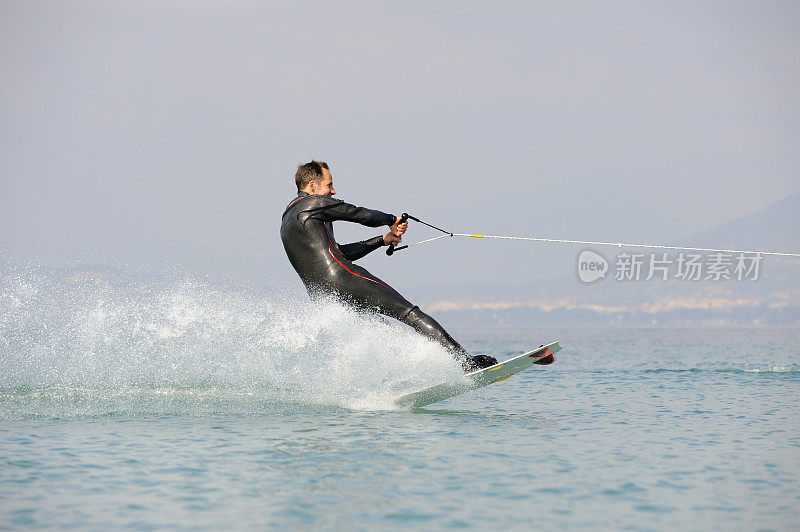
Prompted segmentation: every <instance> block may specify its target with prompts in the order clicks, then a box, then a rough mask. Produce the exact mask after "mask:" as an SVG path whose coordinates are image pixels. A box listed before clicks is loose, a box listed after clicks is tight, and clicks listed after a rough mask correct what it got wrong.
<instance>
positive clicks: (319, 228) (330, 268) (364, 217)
mask: <svg viewBox="0 0 800 532" xmlns="http://www.w3.org/2000/svg"><path fill="white" fill-rule="evenodd" d="M336 220H344V221H348V222H356V223H359V224H362V225H366V226H368V227H380V226H382V225H388V226H391V225H393V224H394V223H395V221H396V218H395V216H394V215H392V214H388V213H385V212H381V211H374V210H371V209H365V208H363V207H356V206H355V205H350V204H349V203H345V202H343V201H341V200H338V199H334V198H332V197H329V196H317V195H310V194H307V193H305V192H299V193H298V196H297V197H296V198H295V199H294V200H292V202H291V203H289V205H288V206H287V207H286V211H285V212H284V213H283V221H282V223H281V240H283V247H284V248H285V249H286V255H288V256H289V261H290V262H291V263H292V266H294V269H295V270H296V271H297V273H298V275H300V278H301V279H302V280H303V282H304V283H305V285H306V288H307V289H308V292H309V294H311V296H312V297H313V296H314V295H315V294H317V293H326V294H334V295H336V296H337V297H339V298H341V299H343V300H345V301H347V302H348V303H350V304H352V305H354V306H355V307H358V308H360V309H366V310H373V311H377V312H379V313H381V314H386V315H387V316H391V317H393V318H396V319H398V320H400V321H402V322H403V323H407V324H408V325H410V326H412V327H413V328H414V329H416V330H417V331H419V332H420V333H422V334H424V335H425V336H428V337H430V338H431V339H433V340H435V341H437V342H439V343H440V344H442V345H444V346H445V347H446V348H448V349H449V350H451V351H452V352H453V353H454V355H455V356H456V357H457V358H458V359H460V360H461V362H462V363H463V364H465V367H475V363H474V361H473V359H472V357H470V356H469V355H468V354H467V352H466V351H465V350H464V348H463V347H461V346H460V345H459V344H458V342H456V341H455V340H454V339H453V338H452V337H451V336H450V335H449V334H447V331H445V330H444V329H443V328H442V326H441V325H439V323H438V322H437V321H436V320H434V319H433V318H431V317H430V316H428V315H427V314H425V313H424V312H422V311H421V310H420V309H419V307H417V306H415V305H412V304H411V303H410V302H409V301H408V300H406V298H404V297H403V296H401V295H400V294H399V293H398V292H397V291H396V290H395V289H394V288H392V287H391V286H389V285H388V284H387V283H385V282H384V281H382V280H381V279H378V278H377V277H375V276H374V275H372V274H371V273H369V272H368V271H367V270H365V269H364V268H362V267H361V266H357V265H355V264H353V262H352V261H354V260H357V259H360V258H361V257H363V256H364V255H366V254H368V253H370V252H372V251H374V250H376V249H378V248H379V247H381V246H383V245H384V242H383V237H382V236H376V237H375V238H370V239H369V240H364V241H362V242H355V243H353V244H343V245H339V244H337V243H336V239H335V238H334V236H333V224H332V222H334V221H336Z"/></svg>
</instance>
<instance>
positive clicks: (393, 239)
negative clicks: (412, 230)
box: [383, 216, 408, 246]
mask: <svg viewBox="0 0 800 532" xmlns="http://www.w3.org/2000/svg"><path fill="white" fill-rule="evenodd" d="M407 229H408V221H405V222H403V223H400V217H399V216H398V217H397V219H396V220H395V221H394V225H392V232H391V233H386V234H385V235H383V243H384V244H386V245H387V246H388V245H390V244H394V245H395V246H396V245H397V244H399V243H400V242H402V241H403V239H402V238H401V237H402V235H403V233H405V232H406V230H407Z"/></svg>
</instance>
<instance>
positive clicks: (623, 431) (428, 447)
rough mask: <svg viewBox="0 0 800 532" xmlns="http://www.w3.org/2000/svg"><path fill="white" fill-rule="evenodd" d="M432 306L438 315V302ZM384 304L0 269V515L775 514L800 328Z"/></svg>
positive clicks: (180, 524) (39, 519)
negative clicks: (442, 388) (439, 341)
mask: <svg viewBox="0 0 800 532" xmlns="http://www.w3.org/2000/svg"><path fill="white" fill-rule="evenodd" d="M443 321H445V320H443ZM451 332H452V333H453V334H454V336H456V337H457V338H458V339H459V340H461V341H462V342H463V344H464V345H465V346H466V347H467V348H468V349H469V350H471V351H473V352H481V353H487V354H491V355H493V356H495V357H497V358H498V359H504V358H508V357H510V356H512V355H515V354H518V353H520V352H522V351H524V350H527V349H530V348H532V347H536V346H538V345H539V344H541V343H545V342H549V341H552V340H559V341H560V342H561V345H562V346H563V347H564V351H562V352H561V353H559V354H558V355H557V357H556V358H557V360H556V363H555V364H553V365H551V366H546V367H534V368H532V369H530V370H528V371H525V372H523V373H521V374H519V375H516V376H514V377H512V378H511V379H509V380H507V381H505V382H503V383H498V384H496V385H492V386H489V387H486V388H483V389H481V390H478V391H475V392H471V393H468V394H465V395H462V396H459V397H456V398H453V399H450V400H448V401H445V402H442V403H438V404H435V405H431V406H429V407H426V408H423V409H418V410H403V409H398V408H395V407H394V406H393V404H392V398H393V397H395V396H396V395H398V394H400V393H402V392H403V391H408V390H410V389H414V388H417V387H422V386H427V385H430V384H433V383H436V382H439V381H450V382H452V381H456V380H458V379H462V378H463V377H462V376H461V374H460V371H459V369H458V366H457V364H456V363H455V362H454V361H452V360H451V359H450V357H449V356H448V355H447V353H445V352H444V351H443V350H442V349H440V348H439V347H437V346H435V345H433V344H431V343H429V342H428V341H426V340H424V339H421V338H419V337H418V336H417V335H416V334H415V333H413V332H412V331H410V330H409V329H408V328H406V327H405V326H403V325H400V324H396V323H392V322H388V321H386V320H383V319H381V318H378V317H375V316H370V315H364V314H358V313H355V312H353V311H352V310H349V309H347V308H345V307H343V306H341V305H339V304H337V303H335V302H321V303H317V304H314V305H312V304H311V303H310V302H309V301H308V299H307V298H306V297H304V296H303V294H293V295H288V296H287V295H286V294H281V293H280V291H278V290H275V291H270V290H266V291H264V290H244V289H241V288H235V287H225V286H215V285H213V284H208V283H205V282H200V281H197V280H191V279H178V280H175V279H173V280H169V281H155V280H153V279H136V280H130V279H129V280H127V281H126V282H117V281H115V280H114V279H108V278H107V277H104V276H102V275H86V274H85V273H70V272H68V271H65V272H39V271H35V270H31V269H27V270H16V271H14V270H11V271H7V272H5V273H4V274H3V275H2V276H0V528H12V529H13V528H28V527H31V528H39V527H69V528H79V529H105V528H131V529H154V528H159V529H160V528H170V529H189V528H191V529H219V528H236V529H263V528H278V527H281V528H283V527H288V528H290V529H305V528H312V529H329V530H339V529H347V530H350V529H356V530H368V529H376V528H378V529H412V528H413V529H439V528H474V529H511V530H523V529H531V528H535V529H545V530H555V529H562V528H571V529H585V528H600V529H615V530H616V529H625V530H665V529H691V530H711V529H717V528H725V529H734V530H756V529H758V530H789V529H797V526H798V525H797V523H798V522H800V406H798V399H799V398H800V394H799V393H798V392H800V330H799V329H798V328H797V327H784V328H768V327H756V326H753V327H738V328H734V327H718V328H690V327H683V328H679V327H662V328H656V327H652V328H650V327H574V326H573V327H553V326H549V327H541V326H538V325H537V324H536V323H531V324H529V325H528V326H525V327H502V326H486V327H483V328H475V327H470V328H459V327H452V328H451Z"/></svg>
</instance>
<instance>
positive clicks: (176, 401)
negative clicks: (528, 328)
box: [0, 269, 463, 417]
mask: <svg viewBox="0 0 800 532" xmlns="http://www.w3.org/2000/svg"><path fill="white" fill-rule="evenodd" d="M0 367H2V373H1V374H0V399H2V403H3V404H4V406H2V410H3V413H2V414H1V415H2V417H9V416H11V417H14V412H15V409H17V410H20V409H21V410H26V411H27V410H31V409H34V410H36V409H41V410H42V411H43V412H41V414H42V415H55V416H70V415H97V414H114V413H119V412H121V413H128V414H137V413H151V414H158V413H165V414H169V413H174V412H181V413H183V412H185V413H189V414H192V413H200V414H205V413H209V412H219V413H227V411H228V409H234V410H237V411H243V412H245V413H251V412H256V413H257V412H259V411H261V410H264V409H269V410H274V409H275V408H285V407H286V405H298V404H306V405H327V406H333V407H343V408H356V409H368V410H374V409H385V408H393V405H392V399H393V397H395V396H397V395H399V394H400V393H402V392H405V391H409V390H411V389H415V388H418V387H422V386H427V385H431V384H435V383H437V382H441V381H451V382H452V381H456V380H458V379H461V378H463V375H462V372H461V370H460V367H459V365H458V364H457V363H456V362H455V361H454V360H453V359H452V357H451V356H450V355H449V354H448V353H447V352H446V351H445V350H444V349H443V348H441V347H440V346H438V345H437V344H435V343H433V342H430V341H429V340H427V339H425V338H423V337H421V336H419V335H418V334H417V333H415V332H414V331H412V330H411V329H410V328H408V327H406V326H405V325H403V324H400V323H397V322H394V320H387V319H384V318H382V317H380V316H377V315H369V314H364V313H358V312H355V311H354V310H352V309H350V308H348V307H346V306H343V305H342V304H340V303H338V302H335V301H322V302H313V303H312V302H311V301H310V300H309V299H308V297H307V296H306V295H305V294H292V295H290V296H287V295H285V294H281V292H280V291H279V290H277V289H276V290H266V291H265V290H258V291H255V290H251V289H247V288H246V287H242V286H233V287H232V286H230V285H219V284H214V283H209V282H204V281H198V280H196V279H192V278H190V277H183V278H180V279H171V280H164V279H161V280H159V279H154V278H147V279H145V278H134V277H126V276H124V275H119V274H112V273H109V272H103V271H81V270H79V271H73V272H66V273H65V272H45V271H42V270H36V269H27V270H20V269H17V270H14V271H10V272H6V273H4V274H2V276H0ZM31 401H33V402H34V403H35V404H32V403H31ZM37 401H38V403H37ZM29 414H31V415H32V414H35V412H34V413H31V412H29Z"/></svg>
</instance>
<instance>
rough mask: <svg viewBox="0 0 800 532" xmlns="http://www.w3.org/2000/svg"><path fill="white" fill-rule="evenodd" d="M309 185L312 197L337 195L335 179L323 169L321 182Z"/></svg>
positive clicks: (312, 182)
mask: <svg viewBox="0 0 800 532" xmlns="http://www.w3.org/2000/svg"><path fill="white" fill-rule="evenodd" d="M309 185H310V186H311V194H312V195H315V196H333V195H334V194H336V190H334V188H333V177H332V176H331V173H330V172H329V171H328V170H327V169H325V168H323V169H322V177H321V178H320V179H319V181H311V183H309Z"/></svg>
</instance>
